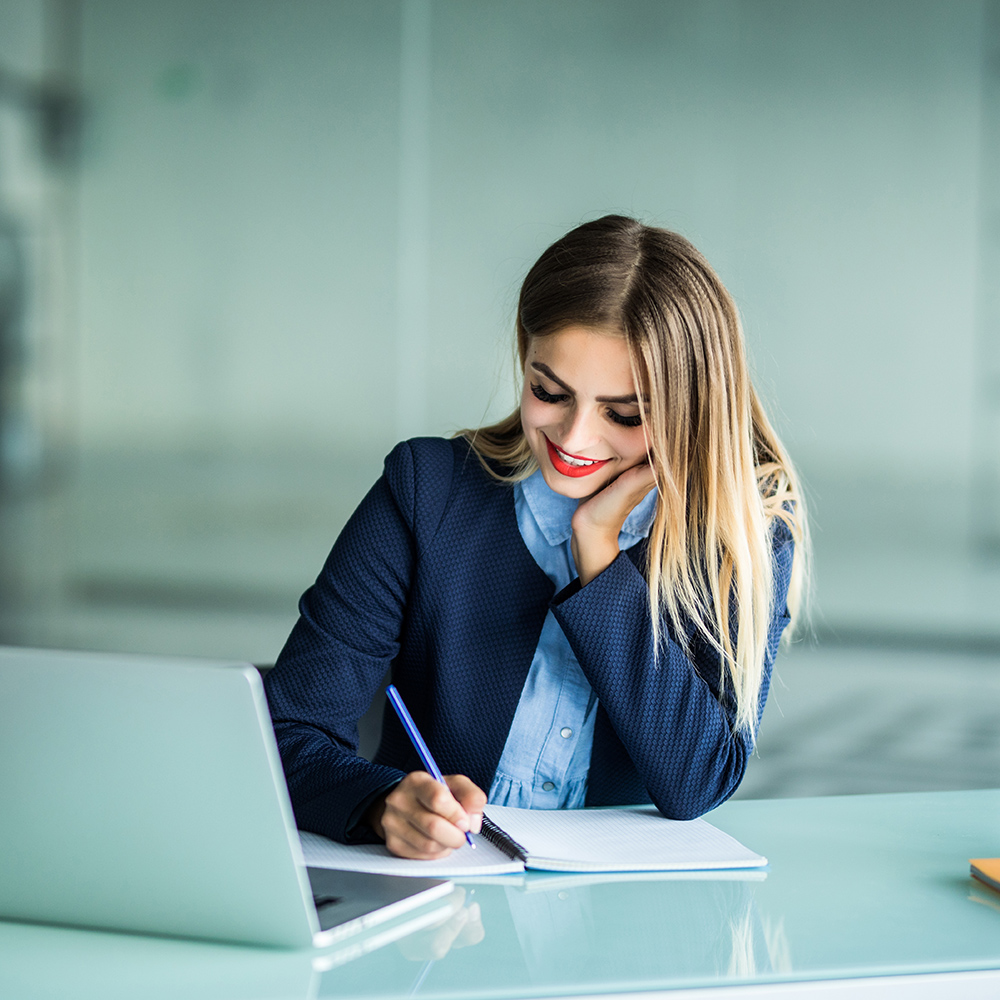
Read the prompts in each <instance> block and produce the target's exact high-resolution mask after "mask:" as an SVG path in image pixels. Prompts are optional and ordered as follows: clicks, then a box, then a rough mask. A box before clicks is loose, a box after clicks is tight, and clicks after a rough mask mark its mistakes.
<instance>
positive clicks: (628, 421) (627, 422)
mask: <svg viewBox="0 0 1000 1000" xmlns="http://www.w3.org/2000/svg"><path fill="white" fill-rule="evenodd" d="M608 416H609V417H610V418H611V419H612V420H613V421H614V422H615V423H616V424H621V426H622V427H638V426H639V425H640V424H641V423H642V417H641V416H640V415H639V414H638V413H636V414H635V415H634V416H631V417H626V416H623V415H622V414H620V413H618V412H617V411H616V410H608Z"/></svg>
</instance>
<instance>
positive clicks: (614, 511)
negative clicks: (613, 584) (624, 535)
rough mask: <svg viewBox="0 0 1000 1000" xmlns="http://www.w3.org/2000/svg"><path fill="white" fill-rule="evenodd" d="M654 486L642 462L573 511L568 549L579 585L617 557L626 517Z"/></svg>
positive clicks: (652, 477)
mask: <svg viewBox="0 0 1000 1000" xmlns="http://www.w3.org/2000/svg"><path fill="white" fill-rule="evenodd" d="M655 485H656V479H655V477H654V476H653V470H652V469H651V468H650V467H649V465H648V464H647V463H645V462H643V463H642V464H641V465H634V466H632V468H631V469H626V470H625V471H624V472H623V473H622V474H621V475H620V476H618V477H616V478H615V479H612V480H611V482H610V483H608V485H607V486H605V487H604V489H603V490H601V491H600V492H598V493H595V494H594V495H593V496H592V497H588V498H587V499H586V500H584V501H583V503H581V504H580V506H579V507H577V508H576V512H575V513H574V514H573V522H572V523H573V540H572V542H571V547H572V550H573V560H574V562H576V571H577V573H578V574H579V575H580V584H581V586H584V587H585V586H586V585H587V584H588V583H590V581H591V580H593V579H594V577H595V576H598V575H599V574H600V573H603V572H604V570H606V569H607V568H608V567H609V566H610V565H611V564H612V563H613V562H614V561H615V559H616V558H617V557H618V552H619V549H618V535H619V533H620V532H621V530H622V525H623V524H624V523H625V518H627V517H628V516H629V514H631V513H632V511H633V509H634V508H635V507H636V505H637V504H638V503H639V502H640V501H641V500H642V498H643V497H644V496H645V495H646V494H647V493H648V492H649V491H650V490H651V489H652V488H653V487H654V486H655Z"/></svg>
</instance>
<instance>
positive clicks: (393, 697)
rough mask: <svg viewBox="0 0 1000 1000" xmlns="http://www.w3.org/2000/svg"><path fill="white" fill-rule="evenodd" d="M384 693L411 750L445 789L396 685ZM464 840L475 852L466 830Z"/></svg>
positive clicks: (439, 771) (442, 776)
mask: <svg viewBox="0 0 1000 1000" xmlns="http://www.w3.org/2000/svg"><path fill="white" fill-rule="evenodd" d="M385 693H386V694H387V695H388V696H389V701H391V702H392V707H393V708H394V709H395V710H396V715H398V716H399V721H400V722H402V723H403V728H404V729H405V730H406V735H407V736H409V737H410V742H411V743H412V744H413V749H414V750H416V751H417V753H418V754H419V755H420V760H421V762H422V763H423V765H424V768H425V769H426V770H427V773H428V774H430V776H431V777H432V778H434V779H435V780H437V781H440V782H441V784H442V785H444V786H445V788H447V787H448V785H447V783H446V782H445V780H444V775H443V774H442V773H441V768H439V767H438V766H437V761H436V760H435V759H434V758H433V756H431V751H430V748H429V747H428V746H427V744H426V743H425V742H424V738H423V736H421V735H420V730H419V729H417V724H416V723H415V722H414V721H413V716H412V715H410V713H409V712H408V711H407V708H406V706H405V705H404V704H403V699H402V698H401V697H400V696H399V692H398V691H397V690H396V685H395V684H390V685H389V686H388V687H387V688H386V689H385ZM465 839H466V840H467V841H468V842H469V847H471V848H472V849H473V850H475V848H476V845H475V844H474V843H473V842H472V834H471V833H469V831H468V830H466V831H465Z"/></svg>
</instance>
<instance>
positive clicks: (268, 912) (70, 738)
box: [0, 647, 452, 948]
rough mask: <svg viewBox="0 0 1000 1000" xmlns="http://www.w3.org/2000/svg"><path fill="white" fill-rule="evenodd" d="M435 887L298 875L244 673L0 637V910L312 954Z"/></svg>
mask: <svg viewBox="0 0 1000 1000" xmlns="http://www.w3.org/2000/svg"><path fill="white" fill-rule="evenodd" d="M311 879H312V881H313V882H314V883H315V884H314V885H311V884H310V880H311ZM451 891H452V886H451V884H450V883H449V882H443V881H439V880H436V879H423V878H416V879H412V878H397V877H391V876H390V877H385V876H383V877H379V876H371V875H360V876H359V875H358V874H357V873H350V872H333V871H326V870H313V869H309V870H307V869H306V867H305V865H304V863H303V860H302V851H301V847H300V845H299V838H298V835H297V832H296V829H295V823H294V821H293V818H292V809H291V804H290V802H289V799H288V791H287V788H286V787H285V781H284V776H283V774H282V770H281V764H280V761H279V758H278V750H277V746H276V744H275V741H274V734H273V731H272V729H271V721H270V716H269V715H268V711H267V705H266V702H265V699H264V690H263V686H262V684H261V681H260V677H259V675H258V673H257V671H256V670H255V669H254V668H253V667H251V666H249V665H247V664H237V663H224V662H214V661H200V660H186V659H180V658H160V657H140V656H125V655H117V654H105V653H76V652H56V651H50V650H37V649H20V648H11V647H0V917H3V918H7V919H15V920H30V921H41V922H45V923H61V924H72V925H79V926H86V927H100V928H107V929H111V930H128V931H140V932H146V933H153V934H168V935H177V936H181V937H193V938H205V939H212V940H219V941H235V942H243V943H249V944H264V945H272V946H278V947H291V948H302V947H310V946H316V947H326V946H328V945H331V944H335V943H336V942H338V941H339V940H341V939H343V938H345V937H349V936H352V935H354V934H356V933H357V932H358V931H361V930H364V929H365V928H367V927H370V926H373V925H375V924H378V923H383V922H384V921H388V920H394V919H395V918H396V917H400V916H401V915H403V914H405V913H408V912H410V911H412V910H415V909H416V908H418V907H422V908H425V909H430V910H434V907H433V906H431V907H429V908H428V907H427V905H426V904H429V903H431V902H432V901H434V900H438V901H439V903H440V906H441V907H444V906H445V902H444V897H446V896H448V895H449V894H450V893H451ZM314 895H315V897H316V899H315V900H314ZM421 912H423V911H421ZM404 922H405V921H404Z"/></svg>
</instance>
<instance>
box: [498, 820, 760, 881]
mask: <svg viewBox="0 0 1000 1000" xmlns="http://www.w3.org/2000/svg"><path fill="white" fill-rule="evenodd" d="M485 812H486V815H487V816H489V818H490V819H491V820H493V822H494V823H496V824H497V826H499V827H502V828H503V829H504V830H505V831H506V832H507V833H508V834H510V836H511V837H513V838H514V840H516V841H517V842H518V843H519V844H520V845H521V846H522V847H524V848H525V850H526V851H527V853H528V864H527V867H528V868H536V869H541V870H545V871H574V872H585V871H691V870H705V869H714V868H758V867H762V866H764V865H766V864H767V859H766V858H764V857H762V856H761V855H759V854H755V853H754V852H753V851H751V850H749V849H747V848H746V847H744V846H743V845H742V844H741V843H740V842H739V841H738V840H736V839H735V838H733V837H730V836H729V834H728V833H723V832H722V830H720V829H718V827H714V826H712V824H711V823H708V822H706V821H705V820H703V819H692V820H675V819H666V818H665V817H664V816H662V815H661V814H660V813H659V812H658V811H657V810H656V808H655V807H654V806H630V807H625V808H621V807H619V808H613V809H551V810H545V809H515V808H512V807H510V806H492V805H488V806H487V807H486V810H485Z"/></svg>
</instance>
